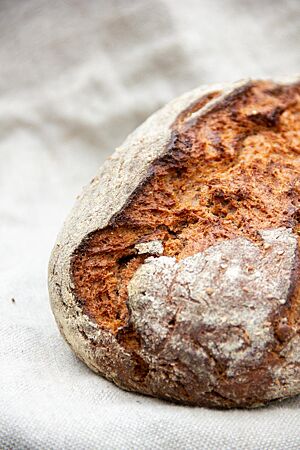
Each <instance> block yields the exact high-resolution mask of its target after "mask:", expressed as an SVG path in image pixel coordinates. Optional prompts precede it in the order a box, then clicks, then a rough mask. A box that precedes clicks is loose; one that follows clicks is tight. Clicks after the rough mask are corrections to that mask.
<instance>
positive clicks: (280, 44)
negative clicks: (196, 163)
mask: <svg viewBox="0 0 300 450" xmlns="http://www.w3.org/2000/svg"><path fill="white" fill-rule="evenodd" d="M299 14H300V3H299V1H298V0H286V1H281V0H269V1H268V0H252V1H251V0H248V1H247V0H198V1H196V0H183V1H179V0H178V1H176V0H151V1H146V0H139V1H138V0H123V1H122V0H111V1H110V0H106V1H105V0H98V1H96V0H72V1H71V0H65V1H63V0H61V1H59V0H52V1H47V0H23V1H22V0H19V1H17V0H1V1H0V230H1V233H0V254H1V259H0V314H1V322H0V448H1V449H45V450H47V449H59V450H62V449H78V450H82V449H142V450H143V449H161V448H162V449H198V448H199V449H208V450H214V449H216V450H221V449H230V450H232V449H244V450H249V449H272V450H274V449H285V450H291V449H295V450H296V449H299V448H300V432H299V424H300V400H299V398H298V399H297V398H295V399H292V400H289V401H285V402H282V403H281V404H274V405H272V406H270V407H268V408H264V409H260V410H256V411H213V410H208V409H205V408H187V407H180V406H175V405H172V404H167V403H165V402H161V401H158V400H155V399H150V398H143V397H141V396H137V395H134V394H129V393H126V392H123V391H121V390H119V389H118V388H117V387H115V386H113V385H111V384H110V383H108V382H107V381H105V380H103V379H101V378H100V377H97V376H96V375H94V374H93V373H92V372H90V371H89V370H88V369H87V368H86V367H85V366H84V365H83V364H82V363H81V362H79V361H78V360H77V359H76V358H75V357H74V356H73V354H72V353H71V351H70V350H69V348H68V347H67V346H66V344H65V343H64V341H63V339H62V338H61V337H60V335H59V334H58V331H57V328H56V325H55V323H54V319H53V317H52V315H51V311H50V307H49V303H48V294H47V279H46V277H47V275H46V273H47V262H48V257H49V253H50V250H51V247H52V245H53V243H54V240H55V237H56V234H57V232H58V230H59V228H60V226H61V224H62V221H63V220H64V217H65V216H66V214H67V212H68V211H69V209H70V207H71V205H72V203H73V201H74V198H75V196H76V194H77V193H78V192H79V191H80V189H81V186H82V185H83V184H85V183H87V182H88V181H89V178H91V177H92V176H93V173H94V172H95V171H96V168H97V166H98V165H99V164H101V162H102V161H103V160H104V158H105V157H107V156H108V155H109V154H110V153H111V152H112V150H113V149H114V147H115V146H117V145H118V144H120V143H121V142H122V140H123V139H124V138H125V137H126V135H127V133H129V132H130V131H131V130H133V129H134V128H135V127H136V126H137V125H138V124H140V123H141V122H142V121H143V120H144V118H145V117H147V116H148V115H149V114H150V113H151V112H153V111H154V110H156V109H157V108H158V107H160V106H161V105H162V104H164V103H165V102H166V101H168V100H170V99H171V98H172V97H174V96H176V95H178V94H180V93H182V92H184V91H186V90H188V89H191V88H193V87H195V86H197V85H199V84H202V83H208V82H219V81H233V80H236V79H239V78H242V77H248V76H273V75H284V74H291V73H296V72H300V55H299V41H300V18H299ZM12 298H14V299H15V303H13V302H12V300H11V299H12Z"/></svg>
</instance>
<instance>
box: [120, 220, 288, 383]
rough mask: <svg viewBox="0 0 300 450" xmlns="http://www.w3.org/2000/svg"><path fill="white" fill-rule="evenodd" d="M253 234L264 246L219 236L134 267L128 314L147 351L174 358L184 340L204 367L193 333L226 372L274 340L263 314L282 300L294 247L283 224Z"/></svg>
mask: <svg viewBox="0 0 300 450" xmlns="http://www.w3.org/2000/svg"><path fill="white" fill-rule="evenodd" d="M260 235H261V238H262V240H263V245H261V243H253V242H251V241H250V240H248V239H246V238H242V237H241V238H236V239H232V240H226V241H223V242H221V243H219V244H216V245H214V246H212V247H210V248H208V249H207V250H206V251H204V252H202V253H197V254H195V255H193V256H191V257H188V258H185V259H183V260H181V261H179V262H176V260H175V258H171V257H166V256H161V257H158V258H155V257H150V258H148V259H147V260H146V261H145V263H144V264H143V265H142V266H141V267H140V268H139V269H138V270H137V271H136V273H135V275H134V276H133V278H132V279H131V282H130V283H129V286H128V292H129V301H128V304H129V308H130V312H131V320H132V322H133V324H134V326H135V327H136V329H137V330H138V331H139V333H140V334H141V336H142V337H143V338H144V341H145V342H146V341H147V351H148V352H149V350H150V351H151V352H152V353H153V357H154V358H155V354H156V353H157V350H158V349H159V351H160V354H161V352H162V351H167V352H168V353H170V354H171V353H172V354H173V355H174V358H178V357H180V353H181V354H183V352H180V351H179V350H180V346H181V342H183V343H184V346H185V347H188V351H189V352H190V354H193V353H194V357H193V365H195V364H196V365H197V364H198V365H200V366H201V365H203V364H204V363H206V367H207V369H206V370H207V372H210V371H211V370H212V368H210V367H209V365H208V366H207V361H205V360H206V358H205V355H203V353H200V354H199V353H197V352H196V344H195V339H196V340H197V344H199V345H200V346H201V347H202V349H204V350H205V352H206V353H207V355H206V356H209V355H210V356H212V358H213V359H214V360H215V361H218V362H221V361H222V360H224V359H226V361H227V367H228V375H229V374H230V375H233V374H234V370H235V369H237V368H238V367H240V365H241V364H247V361H248V362H249V361H251V364H256V363H259V361H260V360H261V358H262V356H263V354H264V352H265V350H266V347H267V345H268V344H269V343H270V342H272V340H273V339H274V333H273V329H272V327H271V326H270V325H271V322H270V321H269V320H268V319H269V317H270V316H271V315H272V314H273V313H274V312H276V311H277V310H278V309H279V308H280V307H281V305H282V304H284V303H286V302H287V301H288V297H289V291H290V288H291V283H292V273H293V267H294V266H295V258H296V249H297V238H296V236H295V235H293V233H292V231H291V230H289V229H286V228H279V229H271V230H265V231H261V232H260ZM170 324H171V325H170ZM195 336H197V337H195ZM162 349H163V350H162ZM186 351H187V349H186V348H185V353H186ZM191 368H192V367H191Z"/></svg>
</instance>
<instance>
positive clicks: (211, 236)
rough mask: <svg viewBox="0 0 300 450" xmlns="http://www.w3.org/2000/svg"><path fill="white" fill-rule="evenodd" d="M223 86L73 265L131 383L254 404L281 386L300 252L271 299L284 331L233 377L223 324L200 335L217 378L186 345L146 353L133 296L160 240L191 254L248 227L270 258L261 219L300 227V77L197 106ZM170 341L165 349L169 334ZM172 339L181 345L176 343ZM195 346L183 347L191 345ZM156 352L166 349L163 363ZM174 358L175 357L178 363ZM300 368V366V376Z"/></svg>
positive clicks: (187, 119)
mask: <svg viewBox="0 0 300 450" xmlns="http://www.w3.org/2000/svg"><path fill="white" fill-rule="evenodd" d="M217 95H218V92H216V93H215V92H213V93H211V94H209V95H208V96H207V97H204V98H201V99H200V101H199V102H198V101H196V102H194V104H193V105H192V106H190V107H189V108H188V109H187V110H185V111H183V112H182V113H181V114H180V115H179V116H178V117H177V119H176V121H175V122H174V123H173V131H172V136H173V139H172V141H171V142H170V144H169V148H168V152H167V153H166V154H165V155H164V156H162V157H159V158H158V159H157V160H156V161H154V162H153V163H152V165H151V170H150V171H149V172H148V177H147V178H146V179H145V180H144V182H143V183H141V184H140V186H139V187H138V188H137V189H136V190H135V191H134V193H133V194H132V195H131V197H130V201H128V202H127V204H126V206H125V207H124V208H123V209H122V210H121V212H120V213H118V214H117V215H115V216H113V217H112V218H111V220H110V223H109V224H108V226H107V227H105V228H103V229H101V230H98V231H95V232H93V233H92V234H90V235H88V236H87V238H86V239H85V240H84V242H82V244H81V245H80V246H79V247H78V248H77V250H76V252H75V253H74V255H73V259H72V266H71V270H72V276H73V282H74V289H73V293H74V294H75V296H76V298H77V302H78V305H79V307H80V308H82V310H83V312H84V313H85V314H86V315H87V316H89V317H90V318H91V319H92V320H93V321H95V323H96V324H97V326H98V327H99V328H100V329H103V330H106V331H107V332H109V333H112V334H113V335H115V336H116V339H117V341H118V343H119V344H120V345H121V347H123V348H124V349H125V351H126V353H127V354H128V355H129V357H130V358H131V361H132V362H134V364H133V365H132V368H130V367H129V366H126V364H125V363H124V364H125V365H124V366H123V365H122V363H121V364H120V365H119V366H118V367H116V372H117V375H116V376H115V377H114V379H115V381H116V382H117V383H118V384H119V385H121V386H122V387H124V388H127V389H133V390H137V391H140V392H144V393H147V394H151V395H157V396H160V397H165V398H171V399H173V400H177V401H181V402H184V403H189V404H202V405H208V406H213V405H214V406H226V407H230V406H250V405H253V404H254V405H255V404H259V403H262V402H264V401H266V400H268V399H272V398H276V394H274V395H273V396H272V389H273V388H272V386H273V384H274V376H273V372H272V371H270V368H271V367H274V368H276V370H277V366H280V360H281V359H282V358H284V357H283V356H282V352H283V351H284V349H285V348H286V346H287V343H288V342H290V341H291V342H293V339H294V338H295V336H296V335H297V333H299V330H298V327H299V286H298V270H299V269H298V263H297V261H296V259H295V260H293V261H292V259H291V264H293V269H292V271H291V274H290V276H291V280H292V278H293V280H292V281H291V284H290V288H289V302H287V303H285V304H284V305H282V306H281V307H276V308H275V307H274V308H273V309H270V311H269V310H268V321H270V322H269V323H270V329H272V330H273V329H274V337H275V340H274V341H273V340H272V342H271V341H270V343H268V344H266V347H265V349H264V355H263V356H262V357H261V358H259V359H258V362H256V363H255V364H253V367H252V368H251V367H250V366H251V363H252V362H253V361H254V360H253V359H251V356H249V361H248V363H249V364H250V366H249V364H248V367H246V366H247V365H246V366H245V361H244V360H243V363H242V365H241V366H240V367H237V369H235V370H236V372H235V378H234V379H230V378H229V377H228V367H229V360H228V359H227V360H226V358H222V357H221V356H220V357H217V358H215V356H214V355H213V354H212V353H211V352H210V350H209V347H208V345H207V344H205V343H204V341H205V339H207V336H209V335H210V334H209V333H212V331H211V330H209V329H203V331H202V332H203V333H205V334H206V337H205V339H204V338H203V339H204V340H203V339H202V340H201V342H198V345H201V346H202V348H203V349H204V351H205V352H206V356H205V357H203V358H204V359H203V360H202V363H203V364H204V365H205V364H206V365H208V366H209V365H210V364H211V369H210V371H211V375H212V376H214V377H215V378H216V379H217V382H212V381H211V380H208V379H206V378H205V377H202V378H201V377H200V378H199V374H198V375H197V374H195V373H194V371H193V370H192V369H191V364H192V363H190V362H188V363H183V359H184V358H182V357H181V359H180V358H179V357H177V359H176V361H169V360H168V358H166V357H165V356H164V357H163V356H162V355H161V356H160V358H161V359H157V358H156V356H155V355H154V354H152V353H151V351H150V350H149V351H148V354H147V350H146V349H147V342H145V338H142V336H143V329H142V331H141V329H138V325H137V324H138V320H140V319H139V318H138V319H137V321H136V322H134V320H132V316H133V315H134V312H133V311H130V308H131V307H132V305H133V303H132V302H133V300H132V301H131V303H130V302H129V303H128V285H129V283H130V282H131V280H132V278H133V277H135V274H136V273H137V270H138V268H139V267H144V266H145V264H144V263H145V262H147V258H148V257H149V255H151V254H153V255H156V256H158V254H160V250H159V244H161V245H162V248H163V255H164V256H167V257H175V258H176V261H178V262H179V263H180V261H184V260H185V259H186V258H189V257H192V256H194V255H196V254H203V252H205V251H206V250H207V249H209V248H214V246H216V245H218V244H219V243H222V242H224V241H232V242H235V241H234V240H235V239H239V237H243V238H247V239H248V240H249V242H252V243H253V245H256V246H257V247H258V248H260V249H261V250H260V251H261V255H262V256H261V257H262V258H264V257H265V252H267V251H268V245H270V244H268V243H267V241H265V240H264V239H263V238H262V236H261V234H259V231H260V230H267V229H289V230H293V233H294V234H297V233H298V231H299V213H298V208H299V190H300V179H299V168H300V163H299V155H300V139H299V131H300V86H299V84H294V85H286V86H284V85H278V84H275V83H271V82H251V83H248V84H246V85H244V86H243V87H242V88H241V89H237V90H235V91H234V93H233V94H232V95H231V96H228V97H227V98H226V100H225V101H224V102H222V103H216V106H215V107H214V108H210V109H209V111H208V112H207V114H202V115H201V117H200V118H199V117H197V110H198V109H199V108H203V106H204V105H205V103H206V102H209V101H210V100H212V99H213V98H214V97H216V96H217ZM147 242H158V244H155V246H154V247H153V246H152V247H153V248H155V249H156V250H153V248H152V250H151V249H150V250H149V252H148V253H147V252H146V253H144V252H143V251H140V250H139V244H140V243H147ZM247 245H248V244H247ZM272 245H273V244H272ZM271 247H272V246H271ZM149 248H150V247H149ZM249 248H250V247H249ZM157 249H158V250H157ZM253 251H254V250H253ZM280 251H281V250H280ZM283 251H285V249H284V250H283ZM156 252H158V253H156ZM158 259H159V258H158ZM266 264H267V263H266ZM268 267H269V266H268ZM179 284H180V283H179ZM208 295H211V294H208ZM171 300H172V299H171ZM145 311H146V310H145V309H144V310H143V311H142V312H141V314H142V315H143V314H145ZM172 320H173V321H174V320H175V319H174V318H171V319H170V323H169V325H168V327H169V328H168V329H172V330H173V329H174V328H175V327H176V326H177V324H176V323H175V322H176V321H175V322H174V323H172ZM156 325H157V324H156ZM143 326H144V325H143ZM199 326H200V325H199ZM201 326H202V325H201ZM177 328H178V330H179V328H180V326H179V325H178V326H177ZM199 330H200V328H199V329H198V331H199ZM230 330H231V331H230V333H232V334H233V335H235V336H237V337H239V338H240V339H242V340H243V342H246V344H247V332H246V331H245V329H244V328H239V327H235V326H233V327H231V328H230ZM176 332H177V333H178V336H179V337H180V336H181V338H182V339H183V340H184V336H187V339H189V340H190V341H191V340H192V339H193V338H192V335H193V333H194V331H193V333H192V331H191V329H189V330H188V331H186V330H185V331H183V332H184V334H183V335H182V334H181V333H182V331H180V330H179V331H176ZM214 333H216V332H215V331H214V332H213V334H211V339H215V340H218V339H221V337H220V330H219V331H218V333H219V334H218V335H215V334H214ZM227 335H228V331H226V336H227ZM170 336H171V335H170ZM172 336H173V337H174V336H175V337H176V333H173V334H172ZM222 339H223V337H222ZM220 342H221V341H220ZM246 344H245V345H246ZM220 345H221V344H220ZM246 346H247V345H246ZM163 348H164V351H166V349H165V344H164V347H163ZM161 350H162V349H161ZM169 351H171V352H172V353H173V354H174V348H173V347H172V346H171V347H170V350H169ZM184 351H185V350H184V348H182V349H181V350H180V352H181V354H182V353H184ZM149 355H151V358H152V359H153V358H154V359H155V358H156V359H155V363H156V369H155V370H153V369H152V368H151V358H150V359H149ZM207 355H208V356H207ZM178 358H179V359H180V360H179V359H178ZM205 358H208V359H207V360H206V359H205ZM197 361H198V360H197ZM199 361H200V360H199ZM199 361H198V362H199ZM209 361H210V362H209ZM172 364H173V365H174V364H176V373H175V372H174V373H173V372H172V369H171V367H172ZM98 365H99V366H101V364H100V363H99V364H98ZM213 367H214V368H213ZM293 367H294V366H293ZM274 370H275V369H274ZM297 370H298V369H297ZM297 370H296V369H294V376H296V377H299V371H298V372H297ZM158 371H159V376H158V375H157V373H158ZM164 371H165V381H163V380H164V376H163V374H164ZM237 374H238V376H237ZM295 374H296V375H295ZM158 378H159V380H158ZM283 378H284V375H282V374H279V375H278V378H277V382H278V383H283V381H282V380H283ZM199 380H201V383H202V388H201V389H199V386H198V385H199ZM280 392H284V390H282V389H281V391H280ZM286 395H290V394H289V392H287V393H286ZM280 396H284V394H280V395H277V397H280Z"/></svg>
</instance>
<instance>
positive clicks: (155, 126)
mask: <svg viewBox="0 0 300 450" xmlns="http://www.w3.org/2000/svg"><path fill="white" fill-rule="evenodd" d="M293 81H294V80H293ZM286 82H287V81H286V80H284V83H286ZM247 84H249V81H246V82H241V83H238V84H234V85H226V86H220V85H214V86H211V87H208V88H204V89H203V88H201V89H197V90H195V91H193V92H191V93H188V94H185V95H184V96H182V97H180V98H179V99H176V100H174V101H173V102H171V103H170V104H168V105H167V106H166V107H164V108H163V109H162V110H160V111H158V112H157V113H155V114H154V115H153V116H152V117H151V118H149V119H148V120H147V121H146V122H145V123H144V124H143V125H142V126H141V127H139V128H138V129H137V130H136V131H135V132H134V133H133V134H132V135H131V136H129V138H128V139H127V140H126V141H125V143H124V144H123V146H122V147H120V149H118V150H117V151H116V152H115V154H114V155H113V156H112V157H111V158H110V160H108V161H107V163H106V164H105V165H104V166H103V167H102V169H100V171H99V173H98V175H97V176H96V177H95V178H94V179H93V181H92V183H91V184H90V185H89V186H88V187H87V188H86V189H85V190H84V192H83V194H82V195H81V196H80V197H79V199H78V200H77V202H76V205H75V207H74V209H73V211H72V212H71V214H70V216H69V218H68V219H67V221H66V223H65V225H64V228H63V230H62V232H61V234H60V235H59V237H58V240H57V243H56V245H55V247H54V250H53V253H52V256H51V260H50V264H49V292H50V298H51V303H52V308H53V312H54V315H55V317H56V320H57V322H58V325H59V327H60V329H61V331H62V333H63V335H64V336H65V338H66V340H67V341H68V342H69V344H70V345H71V347H72V348H73V349H74V351H75V352H76V354H77V355H78V356H79V357H80V358H81V359H82V360H83V361H85V362H86V363H87V364H88V365H89V366H90V367H91V368H92V369H93V370H94V371H96V372H99V373H101V374H103V375H105V376H106V377H107V378H108V379H111V380H113V381H114V382H115V383H116V384H118V385H120V386H121V387H123V388H125V389H129V390H136V391H138V392H142V393H145V394H149V395H157V396H160V397H164V398H170V399H172V400H174V401H181V402H184V403H190V404H204V405H205V404H206V405H208V406H225V407H231V406H251V405H252V406H253V405H254V406H255V405H258V404H260V403H263V402H265V401H267V400H270V399H273V398H277V397H282V396H288V395H294V394H295V393H297V392H299V390H300V389H299V388H300V387H299V372H297V373H296V374H295V370H291V372H292V373H291V374H290V378H291V379H292V381H288V384H290V385H292V387H291V386H288V388H287V387H282V386H277V387H276V386H271V387H269V388H268V392H262V393H261V394H260V395H261V396H260V397H259V396H258V398H255V399H254V400H253V399H252V400H251V401H250V400H249V398H247V396H245V394H244V393H243V395H244V398H242V397H243V395H242V394H241V398H235V397H234V394H232V398H226V396H225V395H223V394H220V393H218V392H214V391H213V389H212V388H211V387H209V388H208V391H207V392H204V393H203V392H202V393H201V395H200V394H199V392H198V393H197V392H196V391H197V387H198V386H197V384H199V378H198V379H197V376H195V374H193V373H192V372H191V371H190V370H188V371H186V370H185V368H184V367H183V364H181V367H180V364H178V367H177V368H176V369H178V373H179V372H181V373H180V376H178V377H177V376H176V374H172V373H171V374H170V373H169V372H168V371H167V372H168V373H167V372H166V373H164V372H163V368H162V367H159V365H158V370H157V375H156V378H157V379H156V380H154V381H153V380H152V385H151V383H150V384H149V386H147V384H145V383H143V382H141V379H142V378H143V376H145V374H143V370H144V371H145V373H146V372H147V370H148V368H147V367H146V366H145V361H144V359H143V357H144V356H145V355H143V352H141V353H138V352H135V350H136V349H133V350H134V351H133V352H132V351H131V350H132V349H130V348H129V347H128V346H127V347H126V348H125V347H124V346H123V345H121V344H120V341H119V340H117V339H116V335H114V334H113V333H111V332H110V331H109V330H105V329H103V328H101V327H99V325H98V324H97V323H96V322H95V321H94V320H92V319H91V318H90V317H89V316H88V315H87V314H84V313H83V311H82V306H81V305H80V302H78V299H77V298H76V296H75V294H74V287H75V286H74V280H73V278H72V274H71V261H72V257H73V255H74V252H75V251H76V250H77V249H78V247H79V246H80V245H81V244H82V242H83V241H84V240H86V237H87V236H89V235H90V234H91V233H92V232H94V231H96V230H99V229H102V228H104V227H106V226H107V225H108V223H109V222H110V221H111V220H112V218H113V217H114V216H115V215H116V214H117V213H118V212H119V211H121V210H122V209H123V208H124V207H125V205H126V204H127V203H128V202H129V201H130V197H131V195H132V194H133V193H134V192H135V191H136V189H137V188H138V187H139V186H141V185H142V184H143V182H144V181H145V180H146V179H147V177H148V176H149V173H150V175H151V167H152V165H153V162H154V161H155V160H157V159H158V158H161V157H162V156H163V155H164V154H166V153H167V152H168V146H169V144H170V142H171V141H172V126H173V124H174V122H176V120H177V121H178V120H179V119H178V118H179V116H180V115H181V114H182V113H183V112H184V111H185V110H189V108H190V112H189V113H188V114H187V115H186V117H183V119H180V120H181V122H182V123H181V126H182V127H184V126H185V124H186V123H188V122H191V121H192V120H195V119H197V118H199V116H201V115H205V114H206V113H207V112H209V111H210V110H211V109H212V108H215V107H216V106H218V105H222V104H223V103H224V102H226V99H227V98H229V97H230V96H232V95H235V93H238V92H239V91H240V90H242V89H243V88H244V87H245V86H247ZM214 92H217V93H218V94H216V95H215V97H214V98H212V99H211V100H208V102H207V103H206V104H205V105H204V106H203V107H202V108H200V109H198V110H196V111H195V112H193V104H194V103H195V102H197V103H199V101H200V100H201V98H203V99H204V98H205V96H208V95H209V94H211V93H214ZM282 232H283V231H282ZM289 233H290V231H289ZM289 233H288V234H286V235H284V239H283V241H284V240H286V239H292V238H291V237H289V236H290V235H289ZM291 242H292V241H291ZM249 245H250V244H249ZM292 247H293V245H292V244H291V246H290V248H292ZM283 250H285V248H284V249H283ZM280 251H282V249H280ZM295 261H296V260H295V258H294V259H293V256H292V255H289V257H288V258H287V259H286V260H285V264H290V266H289V267H290V272H292V271H294V266H295V264H296V262H295ZM148 265H149V264H148V263H147V264H145V266H148ZM142 267H143V266H142ZM285 269H286V266H285V265H283V270H285ZM138 271H139V270H138ZM136 275H137V274H135V276H134V277H133V280H132V282H131V283H130V285H129V291H130V293H129V304H131V303H132V304H133V303H134V301H133V300H132V298H133V297H134V296H135V291H136V290H137V287H136V286H135V287H134V280H136ZM135 284H136V285H138V283H135ZM285 287H286V288H287V289H289V288H290V285H288V286H285ZM286 295H287V294H286ZM136 324H138V320H137V321H136ZM156 325H159V324H156ZM296 338H297V337H295V339H294V340H295V343H294V344H291V342H293V340H292V341H290V345H294V346H295V349H296V350H297V349H298V350H299V348H298V344H297V339H296ZM131 345H132V344H131ZM144 353H145V352H144ZM151 358H152V359H151ZM151 358H150V360H149V361H148V362H147V365H148V364H151V363H152V364H156V362H157V361H156V358H154V356H153V355H152V356H151ZM203 363H204V364H207V362H206V361H204V360H203ZM277 369H278V368H277ZM277 369H276V370H277ZM174 370H175V369H174ZM278 370H279V369H278ZM121 372H127V374H126V373H124V375H122V376H121V375H120V374H121ZM172 376H173V378H174V379H172ZM166 380H167V381H166ZM185 382H186V384H187V386H188V385H190V386H192V390H195V396H194V398H193V396H192V395H191V393H190V392H189V393H188V394H187V393H186V386H184V385H183V384H184V383H185ZM257 382H258V383H259V377H258V379H257ZM268 383H269V384H270V382H269V381H268ZM262 384H263V383H262ZM168 385H169V386H172V388H171V389H169V390H168V389H167V387H168ZM176 391H177V392H176ZM208 392H209V393H208Z"/></svg>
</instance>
